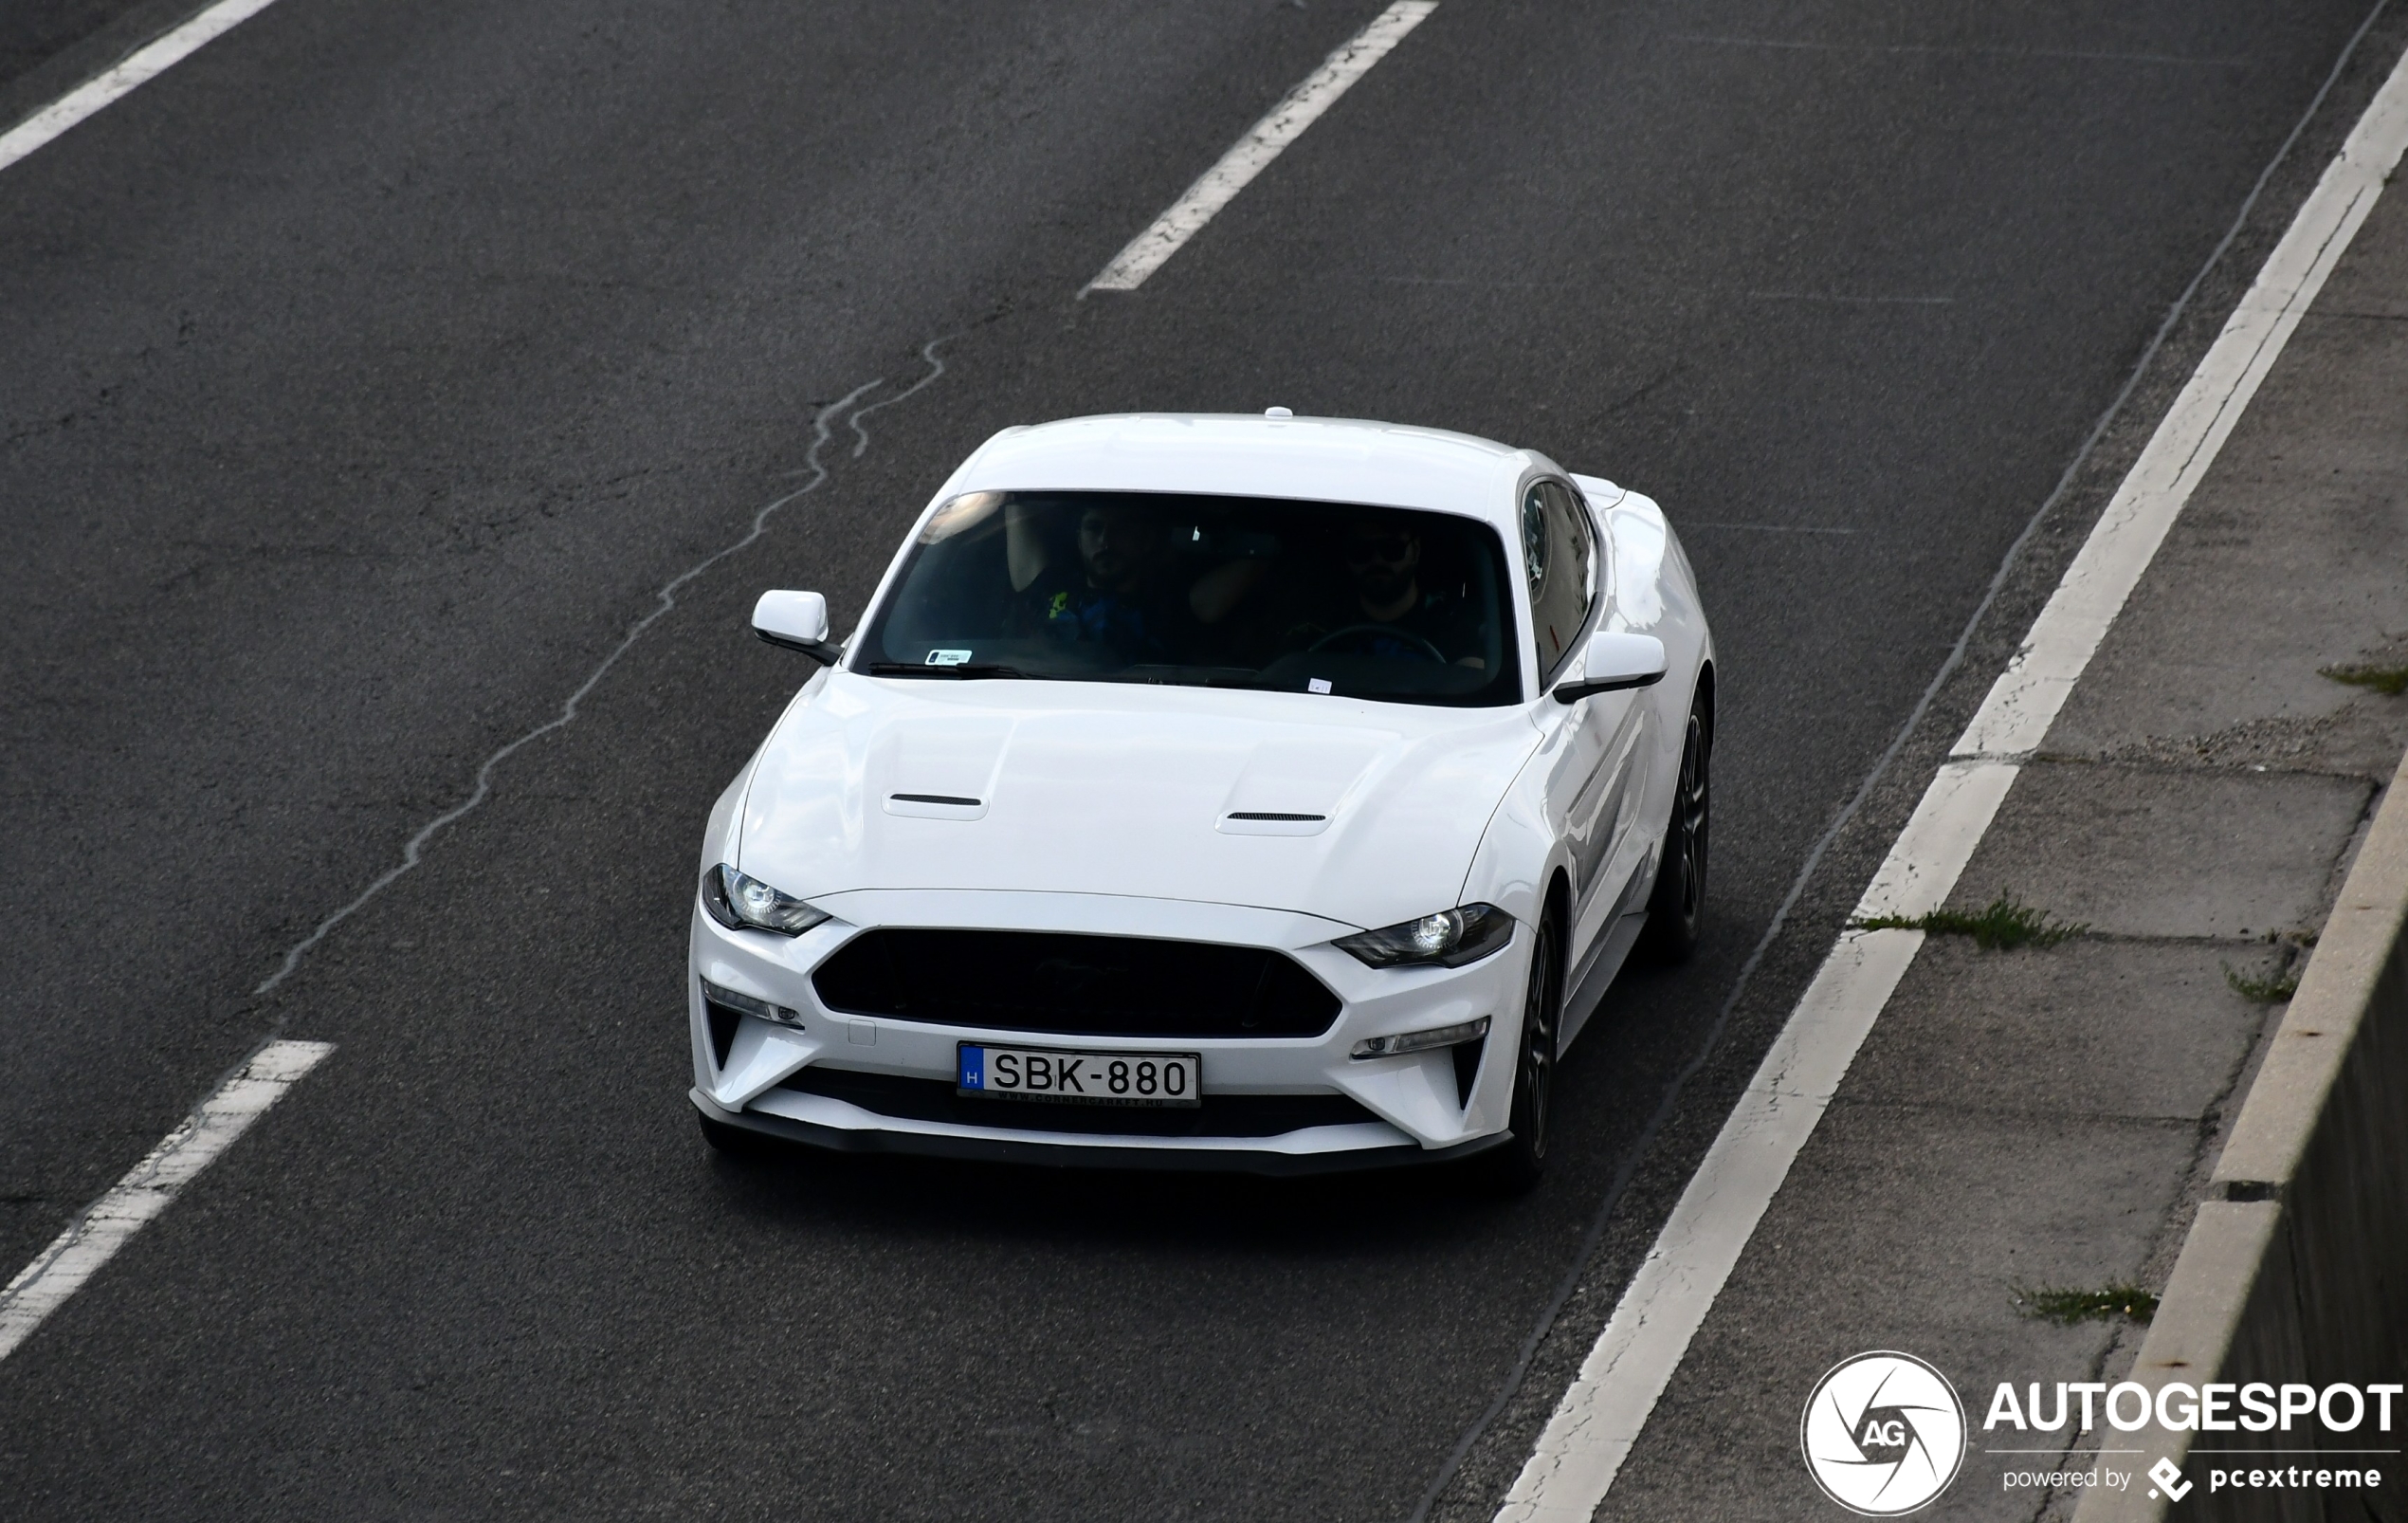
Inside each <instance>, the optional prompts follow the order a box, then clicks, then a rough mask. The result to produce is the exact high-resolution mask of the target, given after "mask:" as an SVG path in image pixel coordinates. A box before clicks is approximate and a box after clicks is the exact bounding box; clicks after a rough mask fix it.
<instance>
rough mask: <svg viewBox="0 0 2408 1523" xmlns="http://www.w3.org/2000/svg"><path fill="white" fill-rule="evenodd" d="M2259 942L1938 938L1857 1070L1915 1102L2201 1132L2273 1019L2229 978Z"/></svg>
mask: <svg viewBox="0 0 2408 1523" xmlns="http://www.w3.org/2000/svg"><path fill="white" fill-rule="evenodd" d="M2228 966H2230V967H2234V968H2235V969H2236V970H2238V971H2240V972H2241V973H2243V974H2244V976H2250V977H2256V976H2261V975H2263V974H2264V973H2266V972H2268V971H2269V970H2270V969H2271V959H2269V958H2268V957H2267V956H2266V955H2264V949H2262V948H2256V947H2237V948H2236V947H2222V946H2203V945H2198V944H2196V943H2171V944H2168V943H2136V942H2109V941H2090V940H2077V941H2073V942H2068V943H2065V944H2063V945H2057V946H2053V947H2049V948H2045V949H2035V948H2025V949H2023V950H2020V951H2013V952H1985V951H1981V950H1979V948H1977V947H1976V946H1975V945H1974V944H1973V942H1972V941H1971V940H1970V939H1969V938H1961V937H1934V938H1932V939H1931V940H1929V941H1926V942H1925V944H1924V949H1923V951H1922V952H1921V953H1920V954H1918V955H1917V957H1916V958H1915V965H1914V966H1913V967H1912V968H1910V969H1908V970H1907V973H1906V978H1905V979H1904V980H1902V981H1901V982H1900V983H1899V985H1898V992H1897V993H1895V994H1893V995H1891V996H1890V999H1889V1005H1888V1009H1887V1010H1886V1011H1885V1012H1884V1013H1883V1016H1882V1018H1881V1023H1880V1024H1879V1025H1877V1026H1875V1027H1874V1028H1873V1032H1872V1035H1871V1036H1870V1037H1868V1038H1867V1039H1866V1042H1865V1046H1864V1049H1863V1051H1861V1052H1860V1053H1858V1054H1857V1055H1856V1062H1855V1066H1854V1069H1853V1071H1852V1072H1853V1073H1856V1074H1858V1075H1861V1076H1862V1077H1863V1078H1864V1079H1865V1081H1866V1082H1867V1083H1868V1085H1869V1086H1870V1088H1871V1091H1872V1092H1876V1093H1879V1094H1882V1095H1884V1096H1886V1097H1888V1098H1890V1099H1894V1100H1898V1101H1901V1102H1906V1103H1923V1104H1929V1105H1965V1106H1972V1107H1978V1108H1981V1109H1985V1110H2018V1111H2027V1112H2031V1113H2034V1114H2040V1113H2051V1114H2063V1115H2086V1116H2117V1117H2125V1118H2131V1119H2144V1118H2161V1119H2167V1120H2173V1119H2180V1120H2181V1121H2182V1122H2183V1123H2185V1124H2186V1125H2188V1124H2195V1123H2196V1122H2197V1120H2198V1117H2199V1116H2201V1115H2203V1114H2205V1113H2206V1112H2207V1110H2208V1109H2209V1108H2210V1107H2211V1106H2213V1105H2214V1104H2215V1103H2216V1099H2217V1097H2218V1096H2220V1095H2222V1094H2223V1093H2224V1092H2226V1091H2227V1090H2228V1089H2229V1088H2230V1086H2231V1085H2232V1083H2233V1080H2234V1077H2235V1074H2237V1073H2239V1072H2240V1069H2241V1065H2242V1064H2243V1063H2244V1062H2245V1061H2246V1060H2247V1058H2248V1056H2249V1053H2250V1050H2251V1048H2252V1047H2253V1045H2254V1044H2255V1043H2256V1041H2257V1038H2258V1036H2259V1034H2260V1033H2261V1032H2262V1031H2263V1030H2264V1029H2265V1027H2266V1025H2267V1021H2268V1010H2267V1007H2266V1006H2265V1005H2262V1004H2254V1003H2252V1002H2251V1001H2250V1000H2246V999H2244V998H2242V997H2241V996H2240V995H2238V994H2236V993H2235V992H2234V990H2233V988H2232V986H2231V985H2230V984H2229V983H2228V982H2226V981H2225V977H2224V970H2225V968H2226V967H2228Z"/></svg>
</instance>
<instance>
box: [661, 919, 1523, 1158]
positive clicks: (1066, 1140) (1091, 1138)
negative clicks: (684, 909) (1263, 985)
mask: <svg viewBox="0 0 2408 1523" xmlns="http://www.w3.org/2000/svg"><path fill="white" fill-rule="evenodd" d="M814 903H817V904H818V905H819V906H820V907H821V908H824V909H828V910H830V912H832V913H833V914H835V915H836V916H837V917H838V918H837V919H835V920H831V921H830V922H829V923H828V924H826V925H823V926H820V927H816V928H815V929H813V930H812V931H810V932H808V933H806V934H805V935H803V936H800V937H795V938H791V939H790V938H785V937H779V936H774V935H771V934H768V933H766V932H759V931H729V930H727V929H725V928H724V927H721V926H720V925H719V924H718V923H717V922H715V921H713V920H711V919H710V918H709V917H708V916H706V915H704V914H702V912H701V910H700V909H699V908H697V909H696V911H695V913H694V916H693V928H692V931H691V952H692V957H691V963H692V967H691V972H690V973H689V976H688V978H687V981H686V982H687V987H686V996H687V1005H688V1024H689V1028H690V1030H691V1034H692V1046H693V1055H694V1080H695V1082H694V1090H693V1098H694V1102H695V1104H696V1106H697V1107H698V1108H700V1109H701V1110H702V1113H703V1114H704V1115H706V1116H708V1117H710V1118H711V1119H713V1120H715V1121H719V1122H721V1123H724V1124H726V1125H730V1126H736V1127H740V1128H746V1129H748V1130H752V1131H756V1132H759V1133H762V1134H764V1135H770V1136H777V1137H784V1138H787V1139H789V1140H791V1141H796V1142H803V1143H809V1144H812V1145H815V1146H819V1147H833V1148H841V1149H844V1150H848V1151H885V1152H909V1153H921V1154H931V1155H936V1156H943V1157H958V1158H959V1157H975V1158H988V1159H1008V1160H1012V1161H1017V1162H1031V1163H1045V1164H1051V1165H1070V1166H1089V1167H1093V1166H1107V1167H1109V1166H1119V1167H1136V1168H1200V1169H1219V1170H1231V1171H1240V1172H1252V1173H1273V1174H1296V1173H1315V1172H1323V1171H1330V1170H1340V1169H1354V1168H1369V1167H1380V1166H1387V1165H1402V1164H1417V1163H1431V1162H1438V1161H1441V1160H1444V1159H1450V1158H1457V1157H1462V1156H1465V1155H1467V1154H1469V1153H1472V1152H1477V1151H1480V1150H1483V1149H1484V1148H1486V1147H1492V1146H1494V1145H1496V1144H1497V1143H1499V1142H1502V1141H1504V1140H1505V1135H1506V1130H1505V1127H1506V1118H1507V1115H1508V1113H1509V1110H1510V1104H1511V1088H1512V1068H1513V1065H1512V1062H1511V1055H1512V1053H1513V1050H1514V1046H1515V1039H1516V1037H1517V1035H1518V1027H1519V1021H1520V1008H1519V1003H1520V993H1521V990H1522V987H1523V978H1522V974H1523V968H1524V967H1525V966H1526V963H1527V960H1528V957H1529V946H1530V936H1529V932H1528V929H1527V927H1519V928H1517V930H1516V932H1515V936H1514V940H1513V943H1512V944H1511V945H1509V946H1508V947H1507V948H1506V949H1505V950H1504V951H1502V952H1500V953H1498V954H1497V955H1495V956H1493V957H1490V958H1487V959H1486V960H1485V961H1483V962H1480V963H1473V964H1472V965H1470V966H1469V967H1463V968H1451V969H1450V968H1416V969H1394V968H1370V967H1365V966H1363V965H1362V964H1361V963H1358V962H1357V961H1356V960H1355V959H1354V958H1352V957H1349V956H1348V955H1347V954H1345V953H1343V952H1341V951H1339V950H1338V949H1337V948H1335V947H1333V946H1331V945H1328V943H1329V941H1330V940H1331V938H1333V937H1336V936H1341V935H1344V934H1346V933H1348V932H1350V931H1352V930H1354V929H1355V928H1356V927H1352V926H1346V925H1341V924H1339V923H1337V922H1333V921H1326V920H1321V919H1318V918H1316V917H1313V916H1308V915H1299V914H1290V913H1285V912H1281V911H1274V910H1265V909H1256V908H1246V907H1239V906H1229V905H1209V904H1192V903H1186V902H1183V901H1162V900H1133V899H1126V898H1113V897H1108V896H1101V895H1080V894H1058V893H1039V894H1013V893H994V892H950V891H877V892H870V891H864V892H858V893H849V894H836V895H830V896H827V897H825V898H822V899H818V900H815V901H814ZM887 926H896V927H909V926H918V927H927V926H939V927H977V928H981V929H1001V930H1030V931H1071V932H1079V933H1085V934H1090V935H1122V936H1142V937H1153V938H1162V939H1171V940H1186V941H1198V942H1213V943H1219V944H1222V945H1244V946H1264V947H1270V948H1274V949H1276V950H1279V951H1281V952H1283V953H1285V954H1286V955H1287V956H1288V957H1290V958H1292V959H1294V960H1295V961H1296V962H1297V963H1300V964H1302V965H1303V966H1304V968H1305V969H1306V970H1307V971H1308V972H1310V973H1311V974H1312V975H1313V976H1314V977H1315V978H1317V979H1319V980H1320V981H1321V982H1322V983H1323V984H1324V985H1326V986H1327V987H1328V988H1329V989H1330V991H1331V992H1332V993H1334V994H1336V995H1337V996H1338V998H1339V1000H1340V1010H1339V1014H1338V1016H1337V1018H1335V1019H1334V1020H1333V1021H1332V1022H1331V1024H1330V1026H1329V1028H1328V1029H1327V1030H1326V1031H1324V1032H1323V1033H1322V1034H1320V1035H1318V1036H1314V1037H1244V1038H1231V1037H1212V1038H1198V1037H1126V1036H1114V1037H1099V1036H1087V1035H1080V1036H1049V1035H1046V1034H1041V1033H1031V1032H1020V1031H1015V1032H1012V1033H1008V1034H1007V1033H999V1032H995V1031H993V1030H987V1029H983V1028H977V1027H970V1026H958V1025H947V1024H942V1023H939V1022H932V1021H920V1020H895V1019H889V1018H876V1019H869V1018H862V1017H860V1016H855V1015H850V1014H847V1013H844V1012H840V1011H834V1010H830V1009H829V1008H827V1007H826V1006H825V1005H824V1004H823V1003H822V1002H821V1001H820V1000H819V998H818V995H817V991H816V990H815V989H814V987H813V986H812V979H811V974H812V971H813V970H814V969H815V968H816V967H818V965H819V964H820V963H822V962H824V961H825V960H826V959H827V958H829V957H830V956H832V955H833V954H834V953H835V951H836V950H837V949H838V948H839V947H841V946H843V945H845V944H846V943H847V942H848V941H849V940H850V939H851V938H853V937H854V936H856V935H859V934H860V933H861V932H863V931H865V930H867V929H871V928H876V927H887ZM705 981H707V982H710V983H714V984H718V985H721V987H724V988H728V989H732V990H735V991H737V992H738V993H739V994H744V995H749V996H751V997H752V998H754V999H756V1000H765V1001H768V1002H769V1003H771V1004H774V1005H778V1006H782V1007H784V1008H786V1009H788V1010H791V1011H793V1012H794V1013H795V1018H794V1020H793V1021H792V1022H774V1021H770V1020H764V1019H760V1018H756V1017H752V1016H745V1017H743V1018H741V1019H740V1020H739V1021H737V1022H735V1023H734V1029H733V1031H732V1032H731V1031H730V1030H729V1029H728V1021H727V1018H726V1016H725V1014H724V1013H722V1014H721V1029H720V1031H719V1032H718V1034H717V1035H716V1036H715V1035H714V1033H713V1031H712V1029H711V1017H710V1014H709V1012H708V1010H707V1009H706V1006H705V1003H704V1000H703V997H702V983H703V982H705ZM1481 1016H1487V1017H1489V1018H1490V1030H1489V1034H1488V1036H1487V1040H1486V1044H1485V1047H1484V1048H1483V1049H1482V1050H1481V1051H1480V1053H1479V1055H1478V1057H1477V1065H1476V1069H1475V1068H1473V1067H1472V1066H1471V1064H1470V1060H1469V1058H1467V1059H1466V1062H1465V1063H1464V1064H1463V1065H1462V1066H1461V1067H1459V1065H1458V1062H1457V1055H1456V1054H1455V1053H1454V1052H1452V1051H1451V1050H1448V1049H1440V1050H1436V1051H1432V1052H1426V1053H1416V1054H1410V1055H1403V1056H1396V1057H1383V1058H1374V1059H1361V1060H1359V1059H1355V1058H1351V1057H1349V1056H1348V1055H1347V1054H1348V1052H1349V1051H1350V1050H1351V1049H1352V1048H1353V1046H1354V1045H1355V1043H1356V1042H1358V1041H1359V1040H1361V1039H1362V1038H1363V1037H1375V1036H1384V1035H1390V1034H1395V1033H1399V1032H1408V1031H1417V1030H1422V1029H1426V1028H1429V1027H1433V1026H1441V1025H1449V1024H1454V1023H1457V1022H1461V1021H1467V1020H1472V1019H1475V1018H1478V1017H1481ZM963 1041H974V1042H976V1041H1006V1042H1014V1043H1022V1044H1026V1045H1032V1046H1059V1047H1073V1048H1078V1049H1081V1050H1085V1051H1095V1052H1111V1051H1116V1050H1125V1051H1146V1050H1159V1049H1162V1048H1165V1047H1172V1048H1177V1049H1178V1050H1182V1051H1195V1052H1197V1053H1199V1054H1200V1055H1202V1063H1203V1083H1202V1091H1203V1094H1204V1097H1205V1101H1206V1106H1207V1109H1208V1110H1212V1109H1213V1099H1214V1097H1216V1096H1229V1097H1237V1096H1250V1097H1266V1096H1286V1097H1294V1099H1295V1100H1296V1101H1297V1102H1298V1103H1299V1105H1300V1106H1301V1107H1302V1108H1303V1109H1305V1110H1316V1111H1318V1112H1319V1113H1324V1114H1325V1113H1328V1112H1329V1111H1331V1110H1335V1111H1337V1112H1340V1113H1342V1114H1343V1115H1344V1116H1345V1117H1347V1118H1350V1119H1345V1120H1342V1121H1340V1122H1338V1123H1337V1124H1316V1125H1304V1126H1299V1127H1297V1128H1295V1129H1292V1130H1286V1131H1279V1132H1276V1133H1275V1134H1271V1135H1259V1134H1255V1133H1257V1132H1259V1131H1260V1130H1261V1129H1262V1128H1259V1127H1255V1128H1244V1129H1245V1130H1246V1133H1247V1134H1244V1135H1214V1134H1213V1133H1212V1132H1211V1130H1210V1129H1209V1128H1206V1129H1204V1130H1202V1131H1199V1132H1197V1133H1195V1134H1190V1135H1178V1136H1165V1135H1144V1134H1130V1135H1119V1134H1114V1133H1113V1132H1111V1131H1110V1130H1109V1129H1108V1128H1109V1126H1110V1123H1109V1122H1108V1121H1106V1120H1105V1117H1104V1115H1099V1114H1094V1113H1092V1112H1088V1113H1083V1114H1082V1116H1081V1118H1080V1119H1081V1121H1082V1122H1084V1123H1085V1124H1084V1125H1081V1126H1079V1127H1077V1128H1076V1129H1060V1130H1049V1129H1046V1128H1045V1125H1044V1122H1043V1119H1042V1117H1039V1116H1036V1115H1034V1114H1033V1113H1032V1112H1029V1111H1025V1110H1022V1108H1021V1106H1020V1105H1019V1104H1017V1103H1015V1102H1011V1101H971V1102H968V1103H967V1105H966V1106H961V1107H953V1108H951V1109H950V1110H949V1111H947V1110H941V1109H938V1110H932V1109H931V1108H930V1107H928V1106H925V1105H918V1106H908V1107H891V1106H890V1107H887V1108H886V1109H885V1110H880V1109H876V1108H875V1107H876V1106H877V1105H878V1104H879V1102H878V1101H877V1100H876V1099H875V1098H874V1092H876V1091H877V1090H878V1088H879V1087H880V1085H882V1084H883V1085H884V1086H885V1088H886V1089H888V1090H893V1089H897V1088H909V1089H913V1090H915V1091H917V1092H931V1091H934V1090H937V1089H939V1088H942V1089H943V1090H945V1091H946V1092H950V1087H951V1084H952V1081H953V1077H954V1061H955V1049H956V1046H957V1044H958V1043H960V1042H963ZM813 1069H817V1070H820V1071H821V1072H820V1073H806V1071H808V1070H813ZM828 1071H835V1073H842V1074H846V1075H854V1076H868V1075H875V1076H880V1077H879V1078H878V1080H877V1082H875V1083H867V1084H865V1083H852V1084H840V1083H833V1082H830V1079H831V1078H832V1075H831V1074H830V1073H829V1072H828ZM1467 1077H1469V1083H1467V1082H1466V1079H1467ZM903 1081H917V1082H916V1083H904V1082H903ZM830 1090H833V1091H836V1092H838V1093H830V1092H826V1091H830ZM865 1090H867V1091H869V1092H872V1094H873V1097H872V1098H869V1099H867V1100H865V1099H864V1096H863V1092H864V1091H865ZM839 1093H842V1094H845V1095H848V1096H849V1098H840V1097H839ZM857 1102H859V1103H857ZM989 1107H992V1108H993V1111H994V1116H993V1124H992V1125H986V1124H978V1123H979V1122H980V1121H983V1120H984V1112H985V1111H986V1110H988V1108H989ZM1225 1109H1229V1110H1238V1109H1241V1107H1234V1106H1233V1107H1229V1108H1225ZM1251 1109H1252V1110H1254V1111H1255V1113H1257V1114H1259V1113H1261V1112H1262V1111H1263V1110H1264V1109H1265V1107H1264V1106H1263V1105H1261V1104H1257V1105H1255V1106H1253V1107H1252V1108H1251ZM1271 1109H1272V1110H1277V1109H1278V1108H1277V1107H1272V1108H1271ZM898 1110H902V1111H911V1112H915V1113H894V1112H896V1111H898ZM964 1111H967V1112H969V1113H968V1114H964V1113H961V1112H964ZM974 1117H975V1118H976V1119H973V1118H974ZM1140 1129H1141V1130H1158V1129H1159V1128H1140Z"/></svg>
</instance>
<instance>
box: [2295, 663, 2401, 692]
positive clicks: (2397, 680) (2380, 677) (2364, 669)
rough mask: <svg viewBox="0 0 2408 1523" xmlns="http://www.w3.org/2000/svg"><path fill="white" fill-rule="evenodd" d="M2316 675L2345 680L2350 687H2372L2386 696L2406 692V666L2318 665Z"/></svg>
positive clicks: (2337, 680) (2339, 680)
mask: <svg viewBox="0 0 2408 1523" xmlns="http://www.w3.org/2000/svg"><path fill="white" fill-rule="evenodd" d="M2316 675H2318V676H2320V677H2329V678H2330V679H2332V680H2333V681H2335V682H2345V683H2347V684H2348V685H2349V686H2351V687H2352V688H2373V689H2375V691H2377V692H2379V693H2381V694H2383V695H2384V696H2385V697H2388V698H2397V697H2399V695H2400V694H2401V693H2404V692H2408V667H2372V666H2357V665H2352V666H2345V667H2318V668H2317V669H2316Z"/></svg>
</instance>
